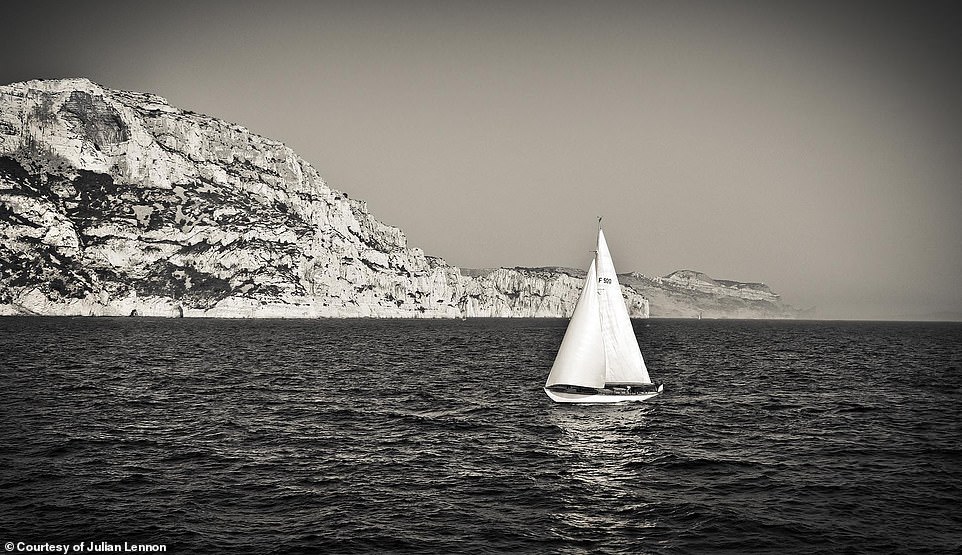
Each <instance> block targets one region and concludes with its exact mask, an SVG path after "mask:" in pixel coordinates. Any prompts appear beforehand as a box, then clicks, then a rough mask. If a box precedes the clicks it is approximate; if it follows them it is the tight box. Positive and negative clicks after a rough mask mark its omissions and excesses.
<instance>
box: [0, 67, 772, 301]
mask: <svg viewBox="0 0 962 555" xmlns="http://www.w3.org/2000/svg"><path fill="white" fill-rule="evenodd" d="M583 276H584V273H583V272H580V271H578V270H563V269H560V270H559V269H557V268H540V269H524V268H515V269H507V268H500V269H497V270H485V271H472V272H465V273H462V272H461V270H459V269H458V268H456V267H452V266H449V265H448V264H446V263H445V262H444V261H443V260H441V259H439V258H435V257H431V256H426V255H425V254H424V253H423V252H422V251H421V250H420V249H417V248H411V247H409V246H408V245H407V239H406V238H405V236H404V234H403V233H402V232H401V230H400V229H398V228H396V227H393V226H389V225H386V224H383V223H381V222H380V221H378V220H377V219H375V218H374V217H373V216H372V215H371V214H370V213H369V212H368V209H367V206H366V205H365V203H364V202H362V201H360V200H356V199H352V198H350V197H349V196H348V195H347V194H346V193H344V192H341V191H337V190H335V189H332V188H330V187H329V186H328V185H327V184H326V183H325V182H324V180H323V179H321V177H320V176H319V175H318V173H317V172H316V171H315V169H314V168H313V167H311V165H310V164H308V163H307V162H305V161H304V160H303V159H301V158H300V157H299V156H297V155H296V154H295V153H294V152H293V151H292V150H291V149H289V148H287V147H286V146H284V145H283V144H281V143H279V142H277V141H273V140H271V139H267V138H265V137H261V136H259V135H256V134H254V133H251V132H250V131H248V130H247V129H245V128H244V127H242V126H239V125H235V124H231V123H227V122H224V121H221V120H217V119H214V118H210V117H207V116H204V115H201V114H196V113H193V112H190V111H186V110H180V109H177V108H174V107H172V106H170V105H169V104H168V103H167V101H166V100H164V99H163V98H160V97H158V96H155V95H152V94H146V93H137V92H127V91H116V90H110V89H105V88H103V87H101V86H99V85H97V84H95V83H92V82H90V81H88V80H86V79H66V80H55V81H29V82H25V83H15V84H12V85H7V86H3V87H0V314H59V315H129V314H134V313H135V314H138V315H158V316H218V317H459V316H469V317H470V316H567V315H569V314H570V312H571V310H572V309H573V307H574V304H575V302H576V301H577V298H578V294H579V291H580V288H581V282H582V281H583ZM632 276H635V275H634V274H632ZM658 279H662V278H658ZM646 280H647V278H643V277H633V278H629V279H628V280H627V281H626V283H625V285H628V287H624V288H623V289H624V294H625V298H626V301H627V303H628V306H629V307H630V311H631V314H632V315H633V316H635V317H647V316H648V315H649V310H650V307H649V302H648V299H653V300H655V301H656V302H655V303H654V304H653V306H655V307H656V308H654V309H652V311H653V312H654V313H655V315H688V312H685V311H682V312H684V314H682V313H681V312H679V311H678V310H676V309H672V310H668V311H665V313H664V314H659V311H660V310H662V309H661V308H660V307H659V304H658V302H660V300H661V299H662V295H669V296H666V297H664V298H665V299H669V300H673V301H674V300H676V299H675V297H671V296H670V295H675V292H677V291H681V290H682V289H684V288H685V287H688V286H690V285H691V283H688V284H687V285H683V284H681V283H676V282H677V280H673V278H672V277H671V276H668V277H666V278H663V281H662V282H656V281H653V280H647V281H646ZM718 283H720V282H716V285H717V284H718ZM742 285H744V284H742ZM722 287H723V288H726V289H725V290H733V291H734V290H740V291H741V292H742V293H746V294H748V295H756V294H758V293H757V291H758V290H760V289H758V288H755V287H741V288H740V287H738V286H727V285H722ZM769 293H770V292H769ZM678 294H680V295H684V293H678ZM698 294H701V293H698ZM691 295H694V296H697V295H696V293H691ZM691 295H690V296H691ZM772 295H773V294H772ZM772 295H769V297H772ZM691 298H694V297H691ZM733 298H745V295H744V294H741V295H740V296H739V295H735V296H734V297H733ZM774 298H776V300H777V296H774ZM751 302H754V301H751ZM758 302H760V303H768V302H771V298H768V297H766V298H760V299H759V300H758ZM766 306H767V305H766ZM686 310H687V309H686ZM676 312H678V314H676ZM766 314H767V313H766Z"/></svg>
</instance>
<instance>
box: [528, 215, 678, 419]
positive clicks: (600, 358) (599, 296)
mask: <svg viewBox="0 0 962 555" xmlns="http://www.w3.org/2000/svg"><path fill="white" fill-rule="evenodd" d="M663 389H664V385H662V384H656V383H653V382H652V381H651V378H650V377H649V376H648V368H647V367H646V366H645V359H644V357H642V356H641V349H640V348H639V347H638V341H637V340H636V339H635V332H634V330H633V329H632V327H631V320H630V319H629V318H628V307H627V306H626V305H625V299H624V297H623V296H622V294H621V285H620V284H619V283H618V276H617V275H616V274H615V266H614V263H613V262H612V261H611V253H610V252H608V243H607V242H606V241H605V234H604V231H602V229H601V218H599V219H598V248H597V250H595V257H594V260H592V261H591V265H590V266H589V267H588V276H587V277H586V278H585V285H584V289H582V290H581V296H580V297H578V304H577V305H576V306H575V311H574V314H572V315H571V321H570V322H568V329H567V330H566V331H565V335H564V339H562V340H561V347H560V348H559V349H558V354H557V356H556V357H555V360H554V364H553V365H552V366H551V371H550V372H549V373H548V379H547V381H546V382H545V384H544V391H545V393H547V394H548V397H550V398H551V400H552V401H555V402H558V403H625V402H632V401H644V400H646V399H650V398H652V397H654V396H655V395H658V394H659V393H661V392H662V390H663Z"/></svg>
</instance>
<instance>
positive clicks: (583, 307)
mask: <svg viewBox="0 0 962 555" xmlns="http://www.w3.org/2000/svg"><path fill="white" fill-rule="evenodd" d="M597 284H598V277H597V272H596V270H595V262H594V261H593V260H592V261H591V266H590V267H589V268H588V277H586V278H585V286H584V288H583V289H582V290H581V296H580V297H578V304H577V305H576V306H575V311H574V314H572V315H571V321H570V322H568V329H567V330H566V331H565V336H564V339H562V340H561V348H559V349H558V355H557V356H556V357H555V359H554V364H553V365H552V366H551V372H549V373H548V380H547V381H546V382H545V384H544V385H545V387H550V386H552V385H558V384H561V385H580V386H583V387H596V388H600V387H604V386H605V346H604V343H603V341H602V338H601V322H600V321H599V318H598V301H599V296H598V288H597Z"/></svg>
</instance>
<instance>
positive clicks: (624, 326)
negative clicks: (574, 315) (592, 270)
mask: <svg viewBox="0 0 962 555" xmlns="http://www.w3.org/2000/svg"><path fill="white" fill-rule="evenodd" d="M597 260H598V270H597V271H598V278H597V281H598V305H599V312H600V313H601V335H602V338H603V341H604V348H605V363H606V369H607V370H606V374H605V381H606V382H607V383H651V378H650V377H649V376H648V368H647V367H646V366H645V359H644V358H642V356H641V349H639V348H638V340H637V339H636V338H635V331H634V330H633V329H632V327H631V319H630V318H629V317H628V307H627V306H625V298H624V296H622V294H621V285H620V284H619V283H618V276H617V275H616V274H615V265H614V263H613V262H612V261H611V253H610V252H608V243H607V242H606V241H605V234H604V233H603V232H602V231H601V230H600V229H599V230H598V255H597Z"/></svg>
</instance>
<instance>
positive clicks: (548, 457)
mask: <svg viewBox="0 0 962 555" xmlns="http://www.w3.org/2000/svg"><path fill="white" fill-rule="evenodd" d="M565 326H566V322H565V321H563V320H500V319H477V320H466V321H459V320H442V321H437V320H434V321H432V320H427V321H413V320H207V319H177V320H173V319H170V320H168V319H149V318H0V394H2V400H0V542H2V543H4V544H5V546H6V548H8V550H9V548H11V547H12V548H13V551H12V552H28V551H26V549H27V548H28V547H29V548H31V549H32V550H33V552H38V550H40V549H43V547H42V546H43V545H44V544H71V545H75V544H79V543H81V542H83V543H84V548H85V549H86V548H88V547H90V546H89V544H90V543H92V544H94V546H95V547H96V546H101V547H104V546H106V547H111V546H123V544H124V543H125V542H126V543H127V544H133V545H141V546H148V547H149V546H165V548H166V552H167V553H201V554H207V553H212V554H216V553H240V554H271V553H277V554H281V553H284V554H286V553H404V552H417V553H505V552H523V553H959V552H960V551H962V324H958V323H870V322H799V321H713V320H636V321H634V326H635V332H636V334H637V336H638V340H639V343H640V344H641V347H642V352H643V353H644V354H645V358H646V361H647V363H648V366H649V369H650V372H651V374H652V377H653V378H654V379H655V380H656V381H663V382H664V383H665V384H666V386H665V393H664V394H663V395H661V396H659V397H656V398H655V399H653V400H650V401H648V402H645V403H638V404H632V405H617V406H564V405H555V404H553V403H552V402H551V401H549V400H548V398H547V397H546V396H545V394H544V392H543V391H542V390H541V386H542V384H543V383H544V380H545V377H546V375H547V372H548V369H549V368H550V366H551V363H552V360H553V359H554V354H555V351H556V349H557V348H558V346H559V344H560V342H561V337H562V335H563V333H564V329H565ZM20 542H23V543H20ZM104 542H105V543H104ZM106 547H105V548H104V549H102V550H101V551H106V550H107V549H106ZM5 552H7V551H5ZM71 552H75V551H71Z"/></svg>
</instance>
